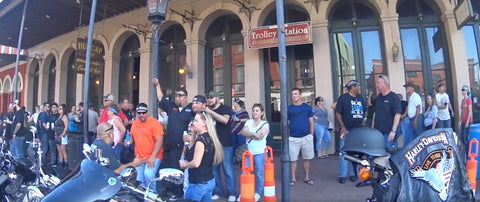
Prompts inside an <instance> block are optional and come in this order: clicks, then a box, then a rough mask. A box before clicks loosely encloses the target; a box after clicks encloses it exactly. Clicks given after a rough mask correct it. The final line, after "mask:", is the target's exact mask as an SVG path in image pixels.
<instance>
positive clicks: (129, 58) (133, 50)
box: [118, 34, 140, 105]
mask: <svg viewBox="0 0 480 202" xmlns="http://www.w3.org/2000/svg"><path fill="white" fill-rule="evenodd" d="M139 48H140V41H139V39H138V37H137V36H136V35H135V34H132V35H131V36H129V37H128V38H127V39H126V40H125V42H124V43H123V45H122V49H121V52H120V74H119V85H118V92H119V95H118V101H120V100H121V99H129V100H130V101H131V102H132V103H133V104H134V105H137V104H138V101H139V100H138V99H139V98H138V94H139V81H140V79H139V75H140V53H139Z"/></svg>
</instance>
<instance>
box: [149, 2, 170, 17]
mask: <svg viewBox="0 0 480 202" xmlns="http://www.w3.org/2000/svg"><path fill="white" fill-rule="evenodd" d="M167 7H168V0H147V8H148V19H149V20H150V21H152V22H153V21H156V22H161V21H162V20H164V19H165V15H166V14H167Z"/></svg>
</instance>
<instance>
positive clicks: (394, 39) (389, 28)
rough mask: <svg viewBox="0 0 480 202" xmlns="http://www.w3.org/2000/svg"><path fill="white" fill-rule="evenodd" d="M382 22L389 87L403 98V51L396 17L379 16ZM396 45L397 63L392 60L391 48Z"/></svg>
mask: <svg viewBox="0 0 480 202" xmlns="http://www.w3.org/2000/svg"><path fill="white" fill-rule="evenodd" d="M380 20H381V21H382V22H381V23H382V25H381V26H382V31H383V32H382V33H383V37H382V38H383V39H384V42H385V50H384V52H383V53H384V60H385V61H386V65H387V66H386V67H385V68H387V67H388V77H390V87H391V89H392V91H394V92H395V93H400V94H403V96H404V97H406V96H405V88H404V87H403V85H404V84H405V66H404V63H403V49H402V41H401V40H400V29H399V27H398V15H397V14H395V15H391V16H381V17H380ZM394 43H397V46H398V47H399V48H400V51H399V54H398V61H397V62H395V61H394V60H393V52H392V47H393V44H394Z"/></svg>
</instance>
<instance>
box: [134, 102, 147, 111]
mask: <svg viewBox="0 0 480 202" xmlns="http://www.w3.org/2000/svg"><path fill="white" fill-rule="evenodd" d="M136 111H137V112H147V111H148V106H147V104H145V103H140V104H138V105H137V108H136Z"/></svg>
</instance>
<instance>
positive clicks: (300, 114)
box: [288, 88, 315, 186]
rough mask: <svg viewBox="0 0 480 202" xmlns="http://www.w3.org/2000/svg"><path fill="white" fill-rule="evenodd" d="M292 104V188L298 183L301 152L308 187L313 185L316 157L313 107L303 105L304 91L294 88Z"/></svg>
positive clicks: (289, 116)
mask: <svg viewBox="0 0 480 202" xmlns="http://www.w3.org/2000/svg"><path fill="white" fill-rule="evenodd" d="M290 93H291V96H292V104H291V105H290V106H288V121H289V122H290V124H289V125H290V137H289V138H288V141H289V142H290V146H289V150H290V151H289V155H290V161H291V164H290V167H291V175H292V179H291V180H290V186H293V185H295V183H296V181H297V180H296V177H295V174H296V171H297V159H298V155H299V153H300V151H302V158H303V170H304V171H305V178H304V182H305V183H307V184H308V185H313V180H312V179H311V178H310V160H312V159H313V157H314V156H315V152H314V150H313V131H314V130H313V121H314V119H313V109H312V106H310V105H308V104H306V103H303V101H302V90H301V89H300V88H293V89H292V90H291V91H290Z"/></svg>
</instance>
